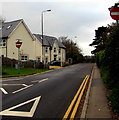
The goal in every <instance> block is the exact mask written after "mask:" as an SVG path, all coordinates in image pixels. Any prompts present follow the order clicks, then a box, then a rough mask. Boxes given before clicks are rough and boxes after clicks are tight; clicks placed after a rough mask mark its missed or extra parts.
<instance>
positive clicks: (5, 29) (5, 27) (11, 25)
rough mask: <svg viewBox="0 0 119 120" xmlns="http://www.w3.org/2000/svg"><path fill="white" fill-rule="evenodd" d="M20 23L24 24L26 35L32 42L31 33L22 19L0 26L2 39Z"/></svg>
mask: <svg viewBox="0 0 119 120" xmlns="http://www.w3.org/2000/svg"><path fill="white" fill-rule="evenodd" d="M21 22H22V23H23V24H24V26H25V28H26V29H27V31H28V33H29V34H30V36H31V37H32V39H33V40H34V37H33V35H32V33H31V32H30V30H29V28H28V27H27V25H26V24H25V22H24V20H23V19H19V20H15V21H11V22H5V23H3V24H2V25H1V26H0V32H2V38H8V37H9V36H10V35H11V34H12V32H13V31H14V30H15V29H16V28H17V26H18V25H19V24H20V23H21Z"/></svg>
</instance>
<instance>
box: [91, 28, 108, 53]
mask: <svg viewBox="0 0 119 120" xmlns="http://www.w3.org/2000/svg"><path fill="white" fill-rule="evenodd" d="M107 33H108V28H107V27H103V26H102V27H98V29H97V30H95V39H93V42H92V43H91V44H90V45H89V46H94V47H95V48H96V49H95V50H93V51H92V52H91V53H92V54H95V53H97V52H99V51H100V50H103V49H104V48H105V44H106V36H107Z"/></svg>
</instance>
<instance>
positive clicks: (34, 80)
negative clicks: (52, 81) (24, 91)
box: [31, 78, 48, 83]
mask: <svg viewBox="0 0 119 120" xmlns="http://www.w3.org/2000/svg"><path fill="white" fill-rule="evenodd" d="M46 80H48V78H45V79H42V80H34V81H31V82H39V83H41V82H43V81H46Z"/></svg>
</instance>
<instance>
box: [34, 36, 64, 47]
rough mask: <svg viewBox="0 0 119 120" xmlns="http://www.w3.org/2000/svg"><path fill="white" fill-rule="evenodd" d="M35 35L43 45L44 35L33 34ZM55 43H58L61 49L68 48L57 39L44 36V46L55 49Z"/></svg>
mask: <svg viewBox="0 0 119 120" xmlns="http://www.w3.org/2000/svg"><path fill="white" fill-rule="evenodd" d="M33 35H34V36H35V37H36V38H37V39H38V40H39V41H40V43H41V44H42V35H40V34H33ZM55 41H57V43H58V46H59V47H60V48H66V47H65V46H64V45H63V44H62V43H61V41H59V40H58V39H57V38H56V37H52V36H46V35H44V36H43V45H44V46H50V47H53V44H54V42H55Z"/></svg>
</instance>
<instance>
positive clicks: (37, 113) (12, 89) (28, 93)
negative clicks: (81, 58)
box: [0, 63, 93, 120]
mask: <svg viewBox="0 0 119 120" xmlns="http://www.w3.org/2000/svg"><path fill="white" fill-rule="evenodd" d="M92 66H93V64H85V63H83V64H77V65H73V66H69V67H65V68H62V69H57V70H55V71H50V72H47V73H43V74H37V75H31V76H24V77H18V78H7V79H3V80H2V87H1V88H0V91H1V92H2V111H1V112H0V115H1V116H2V117H3V119H7V118H8V119H9V120H10V118H12V120H17V118H22V119H23V118H24V119H25V118H28V120H30V119H33V118H38V119H40V118H60V119H62V118H63V115H64V114H65V112H66V110H67V108H68V106H69V105H70V103H71V101H72V99H73V98H74V96H75V94H76V92H77V90H78V89H79V87H80V85H81V83H82V81H83V80H84V78H85V76H86V75H88V74H91V70H92Z"/></svg>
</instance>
